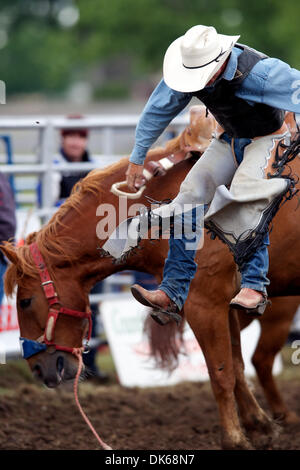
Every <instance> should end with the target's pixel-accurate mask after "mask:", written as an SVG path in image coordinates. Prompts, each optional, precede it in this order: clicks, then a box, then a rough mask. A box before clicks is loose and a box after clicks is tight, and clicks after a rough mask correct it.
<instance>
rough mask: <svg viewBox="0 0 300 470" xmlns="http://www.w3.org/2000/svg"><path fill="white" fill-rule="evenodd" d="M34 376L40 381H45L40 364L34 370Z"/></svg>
mask: <svg viewBox="0 0 300 470" xmlns="http://www.w3.org/2000/svg"><path fill="white" fill-rule="evenodd" d="M32 372H33V375H34V376H35V377H36V378H37V379H39V380H43V372H42V368H41V366H40V365H39V364H36V365H35V366H34V368H33V371H32Z"/></svg>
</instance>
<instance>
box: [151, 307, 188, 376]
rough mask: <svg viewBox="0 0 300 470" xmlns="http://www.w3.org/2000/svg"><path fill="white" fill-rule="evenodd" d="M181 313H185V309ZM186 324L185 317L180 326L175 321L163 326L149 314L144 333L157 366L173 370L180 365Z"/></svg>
mask: <svg viewBox="0 0 300 470" xmlns="http://www.w3.org/2000/svg"><path fill="white" fill-rule="evenodd" d="M180 313H181V314H182V316H183V315H184V312H183V311H182V312H180ZM184 325H185V320H184V318H183V320H182V322H181V323H180V326H179V328H178V326H177V325H176V323H175V322H174V321H171V322H170V323H167V324H166V325H164V326H161V325H159V324H158V323H156V322H155V321H153V319H152V318H151V316H150V315H147V318H146V320H145V323H144V333H145V334H146V336H147V337H148V340H149V345H150V356H151V357H153V358H154V360H155V363H156V366H157V367H159V368H161V369H165V370H168V371H169V372H172V371H173V370H174V369H176V367H177V366H178V355H179V353H180V352H181V351H182V349H183V330H184Z"/></svg>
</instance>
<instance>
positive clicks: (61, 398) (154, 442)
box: [0, 368, 300, 450]
mask: <svg viewBox="0 0 300 470" xmlns="http://www.w3.org/2000/svg"><path fill="white" fill-rule="evenodd" d="M13 370H14V369H13ZM3 379H4V378H3V377H2V379H1V376H0V392H1V393H0V423H1V426H0V449H1V450H3V449H11V450H13V449H31V450H32V449H47V450H49V449H97V448H98V446H97V442H96V440H95V438H94V436H93V435H92V433H91V432H90V431H89V430H88V429H87V427H86V424H85V423H84V421H83V419H82V417H81V416H80V414H79V411H78V410H77V409H76V406H75V403H74V397H73V394H72V392H71V391H66V390H62V391H59V390H47V389H45V388H42V387H39V386H37V385H35V384H33V383H30V379H28V376H27V375H26V374H25V375H24V373H23V372H22V371H21V370H19V369H18V368H16V369H15V371H14V372H13V373H12V372H10V383H9V388H4V383H3ZM6 379H7V378H6ZM1 380H2V382H1ZM26 382H27V383H26ZM6 386H7V380H6ZM279 386H280V389H281V391H282V393H283V395H284V397H285V399H286V401H287V403H288V405H289V406H290V408H291V409H293V410H294V411H296V412H297V413H298V414H299V415H300V400H299V381H295V380H291V381H286V380H284V381H280V382H279ZM80 396H81V403H82V405H83V407H84V409H85V411H86V412H87V414H88V416H89V417H90V419H91V421H92V422H93V424H94V426H95V428H96V429H97V431H98V432H99V434H100V436H101V437H102V439H103V440H104V441H106V442H107V443H108V444H109V445H110V446H112V448H113V449H148V450H152V449H168V450H172V449H174V450H182V449H193V450H197V449H219V448H220V446H219V425H218V416H217V410H216V405H215V402H214V399H213V397H212V393H211V390H210V385H209V384H207V383H205V384H197V383H184V384H180V385H177V386H173V387H165V388H153V389H145V390H142V389H137V388H134V389H126V388H122V387H120V386H118V385H115V384H113V385H107V386H103V385H102V386H99V385H98V386H95V385H91V384H85V383H83V384H81V385H80ZM256 396H257V398H258V400H259V402H260V403H261V404H262V405H263V407H264V408H265V409H266V404H265V401H264V399H263V397H262V393H261V391H260V390H259V387H257V391H256ZM274 448H275V449H300V425H299V426H296V425H294V426H290V427H288V428H283V429H282V431H281V434H280V436H279V438H278V440H277V442H276V443H275V446H274Z"/></svg>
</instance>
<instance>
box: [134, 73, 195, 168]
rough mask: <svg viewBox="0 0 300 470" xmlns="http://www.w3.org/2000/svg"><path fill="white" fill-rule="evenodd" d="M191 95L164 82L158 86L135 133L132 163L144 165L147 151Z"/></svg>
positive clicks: (186, 103) (185, 104) (188, 100)
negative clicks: (173, 88)
mask: <svg viewBox="0 0 300 470" xmlns="http://www.w3.org/2000/svg"><path fill="white" fill-rule="evenodd" d="M191 98H192V95H191V94H190V93H181V92H179V91H175V90H172V89H171V88H169V87H168V86H167V85H166V84H165V82H164V80H161V81H160V83H159V84H158V85H157V87H156V88H155V90H154V91H153V93H152V95H151V96H150V98H149V100H148V102H147V104H146V106H145V108H144V110H143V113H142V115H141V117H140V120H139V123H138V125H137V128H136V133H135V146H134V148H133V151H132V154H131V156H130V162H131V163H135V164H137V165H142V164H143V163H144V160H145V157H146V154H147V151H148V150H149V148H150V147H151V145H152V144H153V143H154V142H155V141H156V140H157V138H158V137H159V136H160V134H161V133H162V132H163V131H164V130H165V128H166V127H167V126H168V124H169V123H170V122H171V121H172V119H173V118H174V117H176V116H177V115H178V114H179V113H180V111H182V110H183V109H184V108H185V107H186V106H187V105H188V103H189V102H190V100H191Z"/></svg>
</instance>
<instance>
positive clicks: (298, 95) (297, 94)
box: [237, 58, 300, 113]
mask: <svg viewBox="0 0 300 470" xmlns="http://www.w3.org/2000/svg"><path fill="white" fill-rule="evenodd" d="M237 94H238V95H239V96H240V97H241V98H244V99H245V100H249V101H250V102H251V101H252V102H253V101H254V102H257V103H263V104H267V105H269V106H273V107H274V108H278V109H283V110H285V111H292V112H295V113H300V71H299V70H297V69H294V68H292V67H290V66H289V65H288V64H286V63H285V62H283V61H282V60H279V59H274V58H268V59H264V60H261V61H259V62H258V63H257V64H256V65H255V67H253V69H252V71H251V73H250V74H249V75H248V77H247V78H246V79H245V80H244V82H243V83H242V86H241V88H240V90H239V92H238V93H237Z"/></svg>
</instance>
